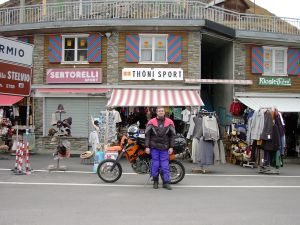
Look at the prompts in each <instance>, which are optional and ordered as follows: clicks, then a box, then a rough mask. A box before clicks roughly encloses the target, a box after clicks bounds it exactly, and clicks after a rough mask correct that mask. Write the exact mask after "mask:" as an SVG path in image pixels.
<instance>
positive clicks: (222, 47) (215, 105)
mask: <svg viewBox="0 0 300 225" xmlns="http://www.w3.org/2000/svg"><path fill="white" fill-rule="evenodd" d="M201 46H202V47H201V79H233V77H232V74H233V42H232V40H229V39H224V38H220V37H217V36H212V35H208V34H203V36H202V45H201ZM201 97H202V99H203V102H204V104H205V106H204V108H205V109H206V110H208V111H219V109H220V107H222V108H224V107H225V109H226V108H228V106H229V105H230V102H231V101H232V86H231V85H224V84H201Z"/></svg>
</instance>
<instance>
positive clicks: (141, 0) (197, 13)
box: [0, 0, 300, 35]
mask: <svg viewBox="0 0 300 225" xmlns="http://www.w3.org/2000/svg"><path fill="white" fill-rule="evenodd" d="M104 20H105V21H108V20H109V21H110V20H118V21H122V20H123V21H125V20H126V21H131V22H134V21H135V20H136V21H138V20H139V21H140V20H148V21H149V20H151V21H160V20H169V21H174V24H176V21H180V20H182V21H183V20H189V21H196V20H209V21H212V22H215V23H218V24H221V25H224V26H226V27H229V28H232V29H235V30H246V31H257V32H268V33H277V34H278V33H279V34H289V35H299V34H300V30H299V29H300V19H293V18H283V17H274V16H262V15H253V14H239V13H236V12H233V11H228V10H224V9H222V8H218V7H207V5H206V4H204V3H201V2H199V1H188V0H185V1H183V0H182V1H175V0H164V1H162V0H136V1H131V0H118V1H116V0H113V1H112V0H106V1H76V2H63V3H49V4H46V5H43V4H38V5H27V6H24V7H20V6H18V7H10V8H2V9H0V27H1V28H0V32H5V31H6V30H7V29H9V28H10V29H11V28H12V27H15V26H16V25H19V26H21V25H26V26H23V27H24V28H23V29H28V27H30V25H31V26H36V25H37V24H45V23H51V22H52V23H53V22H58V21H61V22H69V23H66V24H70V22H73V21H74V23H72V24H73V25H74V26H76V22H75V21H77V22H78V21H79V22H81V24H82V22H83V21H86V22H89V21H97V22H99V21H104ZM158 24H160V26H164V24H163V23H159V22H158Z"/></svg>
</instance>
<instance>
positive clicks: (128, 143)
mask: <svg viewBox="0 0 300 225" xmlns="http://www.w3.org/2000/svg"><path fill="white" fill-rule="evenodd" d="M122 142H123V143H122ZM144 142H145V139H143V138H140V137H135V136H132V135H129V136H127V137H126V136H123V138H122V141H121V143H122V144H121V148H120V152H119V154H118V157H117V159H115V160H114V159H105V160H103V161H102V162H100V164H99V165H98V168H97V174H98V176H99V178H100V179H101V180H103V181H104V182H107V183H113V182H116V181H117V180H119V179H120V177H121V176H122V166H121V164H120V160H121V158H122V157H123V156H125V158H126V159H127V161H128V162H129V163H130V164H131V167H132V169H133V171H134V172H136V173H137V174H150V171H151V155H149V154H147V153H146V152H145V145H144V144H145V143H144ZM175 143H176V142H175ZM176 149H177V150H176V153H179V151H178V148H176ZM183 151H185V149H182V152H183ZM169 168H170V178H171V181H170V183H171V184H177V183H179V182H180V181H181V180H182V179H183V178H184V176H185V168H184V166H183V164H182V163H181V162H180V161H178V160H176V159H175V152H173V153H172V154H170V155H169Z"/></svg>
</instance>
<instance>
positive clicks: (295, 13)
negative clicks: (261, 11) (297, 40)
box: [0, 0, 300, 19]
mask: <svg viewBox="0 0 300 225" xmlns="http://www.w3.org/2000/svg"><path fill="white" fill-rule="evenodd" d="M6 1H7V0H0V4H1V3H3V2H6ZM251 1H252V2H255V4H257V5H259V6H261V7H263V8H265V9H267V10H268V11H270V12H271V13H273V14H275V15H277V16H280V17H290V18H297V19H300V10H299V9H300V0H251Z"/></svg>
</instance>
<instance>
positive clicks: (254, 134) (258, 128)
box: [250, 111, 264, 140]
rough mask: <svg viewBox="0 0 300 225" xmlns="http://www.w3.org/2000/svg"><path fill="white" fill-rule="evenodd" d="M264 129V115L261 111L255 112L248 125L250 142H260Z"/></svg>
mask: <svg viewBox="0 0 300 225" xmlns="http://www.w3.org/2000/svg"><path fill="white" fill-rule="evenodd" d="M263 128H264V114H263V112H262V111H255V112H254V114H253V117H252V121H251V124H250V140H260V135H261V132H262V130H263Z"/></svg>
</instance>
